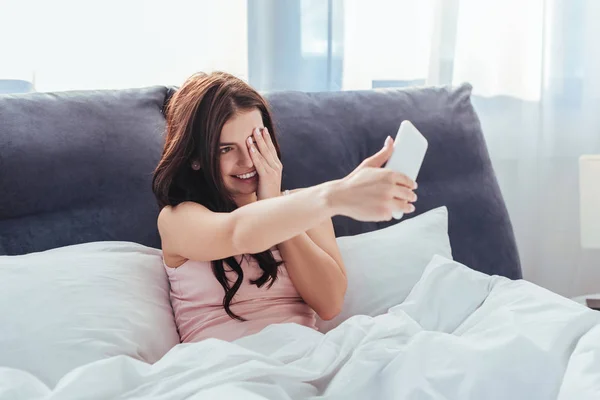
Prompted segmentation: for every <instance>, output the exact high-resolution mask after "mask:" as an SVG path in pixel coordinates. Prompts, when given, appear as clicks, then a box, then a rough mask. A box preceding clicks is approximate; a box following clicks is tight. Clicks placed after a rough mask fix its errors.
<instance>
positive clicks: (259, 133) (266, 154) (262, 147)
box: [254, 128, 279, 169]
mask: <svg viewBox="0 0 600 400" xmlns="http://www.w3.org/2000/svg"><path fill="white" fill-rule="evenodd" d="M266 129H267V128H264V129H263V130H261V129H260V128H255V129H254V138H255V140H256V145H257V146H258V150H259V151H260V154H261V155H262V156H263V158H264V160H265V161H266V162H267V163H268V164H269V166H270V167H271V168H274V169H278V168H279V159H278V158H277V154H273V152H272V151H271V149H270V148H269V145H268V143H267V142H266V140H265V136H268V135H269V133H268V132H267V130H266ZM269 140H270V138H269Z"/></svg>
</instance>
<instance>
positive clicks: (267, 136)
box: [263, 127, 281, 164]
mask: <svg viewBox="0 0 600 400" xmlns="http://www.w3.org/2000/svg"><path fill="white" fill-rule="evenodd" d="M263 136H264V138H265V142H266V143H267V147H268V148H269V150H271V154H273V156H274V157H275V158H276V160H277V161H278V162H279V163H280V164H281V160H279V157H277V150H275V145H274V144H273V139H272V138H271V132H269V130H268V129H267V127H265V128H264V129H263Z"/></svg>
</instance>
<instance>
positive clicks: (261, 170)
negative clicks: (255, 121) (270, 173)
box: [246, 136, 267, 176]
mask: <svg viewBox="0 0 600 400" xmlns="http://www.w3.org/2000/svg"><path fill="white" fill-rule="evenodd" d="M246 144H247V145H248V149H249V150H250V158H251V159H252V163H253V164H254V168H256V172H258V175H259V176H265V174H266V173H267V169H266V168H267V161H266V160H265V158H264V157H263V156H262V155H261V154H260V152H259V151H258V150H257V149H256V146H254V141H253V140H252V136H250V137H249V138H248V140H246Z"/></svg>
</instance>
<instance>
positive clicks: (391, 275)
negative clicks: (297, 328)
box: [317, 207, 452, 333]
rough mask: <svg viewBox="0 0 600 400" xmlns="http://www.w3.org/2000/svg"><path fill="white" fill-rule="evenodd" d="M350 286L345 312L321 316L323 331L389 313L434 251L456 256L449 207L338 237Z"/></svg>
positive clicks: (408, 290)
mask: <svg viewBox="0 0 600 400" xmlns="http://www.w3.org/2000/svg"><path fill="white" fill-rule="evenodd" d="M337 243H338V246H339V248H340V251H341V254H342V258H343V260H344V265H345V266H346V273H347V276H348V290H347V291H346V297H345V298H344V305H343V307H342V311H341V312H340V314H339V315H338V316H337V317H335V318H334V319H332V320H331V321H323V320H320V319H318V320H317V327H318V328H319V330H320V331H321V332H323V333H325V332H328V331H330V330H331V329H333V328H335V327H336V326H338V325H339V324H341V323H342V322H344V321H345V320H346V319H348V318H350V317H352V316H354V315H370V316H372V317H374V316H376V315H380V314H384V313H386V312H387V310H388V309H389V308H391V307H393V306H395V305H398V304H400V303H402V302H403V301H404V299H406V297H407V296H408V294H409V293H410V291H411V289H412V288H413V286H414V285H415V284H416V283H417V281H418V280H419V278H420V277H421V275H422V274H423V271H424V270H425V267H427V265H428V264H429V261H431V259H432V258H433V256H434V255H436V254H438V255H440V256H442V257H445V258H448V259H452V250H451V248H450V238H449V237H448V210H447V208H446V207H439V208H436V209H433V210H430V211H428V212H426V213H423V214H421V215H418V216H416V217H413V218H411V219H407V220H406V221H403V222H400V223H398V224H395V225H392V226H390V227H387V228H385V229H380V230H377V231H373V232H368V233H363V234H360V235H355V236H345V237H340V238H338V239H337Z"/></svg>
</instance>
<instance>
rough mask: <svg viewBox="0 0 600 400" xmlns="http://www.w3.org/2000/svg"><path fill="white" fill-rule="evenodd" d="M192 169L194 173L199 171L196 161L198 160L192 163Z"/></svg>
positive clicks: (198, 162) (198, 164) (198, 163)
mask: <svg viewBox="0 0 600 400" xmlns="http://www.w3.org/2000/svg"><path fill="white" fill-rule="evenodd" d="M192 169H193V170H194V171H199V170H200V161H198V160H194V161H192Z"/></svg>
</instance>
